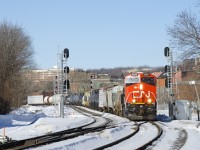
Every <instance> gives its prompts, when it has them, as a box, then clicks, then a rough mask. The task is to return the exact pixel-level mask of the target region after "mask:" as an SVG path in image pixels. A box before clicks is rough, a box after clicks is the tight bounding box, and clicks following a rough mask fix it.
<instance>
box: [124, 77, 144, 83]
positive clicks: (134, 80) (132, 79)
mask: <svg viewBox="0 0 200 150" xmlns="http://www.w3.org/2000/svg"><path fill="white" fill-rule="evenodd" d="M131 83H140V77H138V76H128V77H126V78H125V84H131Z"/></svg>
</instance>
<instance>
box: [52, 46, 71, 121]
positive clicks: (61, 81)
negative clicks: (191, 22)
mask: <svg viewBox="0 0 200 150" xmlns="http://www.w3.org/2000/svg"><path fill="white" fill-rule="evenodd" d="M58 56H59V57H58V58H59V62H60V64H58V68H57V69H58V70H57V76H56V79H55V81H54V94H55V95H56V94H58V95H60V101H59V103H58V105H59V116H60V117H62V118H64V99H65V96H68V89H69V88H70V85H69V80H68V73H69V67H68V66H67V60H68V57H69V50H68V49H67V48H65V49H64V50H63V53H62V54H58ZM64 65H65V67H63V66H64ZM59 66H60V67H59Z"/></svg>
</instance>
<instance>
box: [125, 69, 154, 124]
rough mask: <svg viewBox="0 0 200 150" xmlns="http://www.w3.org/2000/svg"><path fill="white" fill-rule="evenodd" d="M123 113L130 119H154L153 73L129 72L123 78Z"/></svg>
mask: <svg viewBox="0 0 200 150" xmlns="http://www.w3.org/2000/svg"><path fill="white" fill-rule="evenodd" d="M124 94H125V97H124V104H125V107H124V114H125V116H126V117H127V118H129V119H131V120H155V118H156V112H157V111H156V110H157V101H156V77H155V76H154V75H153V74H145V73H131V74H129V75H127V76H126V77H125V80H124Z"/></svg>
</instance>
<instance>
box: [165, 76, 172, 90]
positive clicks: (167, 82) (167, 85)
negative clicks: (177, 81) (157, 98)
mask: <svg viewBox="0 0 200 150" xmlns="http://www.w3.org/2000/svg"><path fill="white" fill-rule="evenodd" d="M165 87H166V88H170V87H171V80H170V79H169V78H166V79H165Z"/></svg>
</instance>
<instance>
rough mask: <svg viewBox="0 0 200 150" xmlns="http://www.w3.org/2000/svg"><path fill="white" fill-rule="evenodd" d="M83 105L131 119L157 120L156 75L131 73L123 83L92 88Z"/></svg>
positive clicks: (86, 94) (83, 98)
mask: <svg viewBox="0 0 200 150" xmlns="http://www.w3.org/2000/svg"><path fill="white" fill-rule="evenodd" d="M82 105H83V106H86V107H89V108H91V109H94V110H98V111H103V112H108V113H113V114H116V115H119V116H125V117H127V118H129V119H131V120H155V118H156V113H157V101H156V77H155V76H154V75H153V74H145V73H142V72H138V73H131V74H129V75H127V76H126V77H125V79H124V84H123V85H114V86H112V87H105V88H101V89H95V90H91V92H87V93H85V94H84V96H83V97H82Z"/></svg>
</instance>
